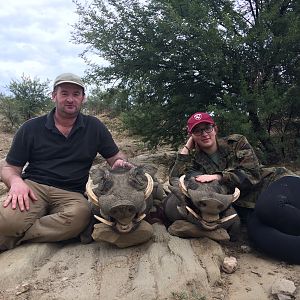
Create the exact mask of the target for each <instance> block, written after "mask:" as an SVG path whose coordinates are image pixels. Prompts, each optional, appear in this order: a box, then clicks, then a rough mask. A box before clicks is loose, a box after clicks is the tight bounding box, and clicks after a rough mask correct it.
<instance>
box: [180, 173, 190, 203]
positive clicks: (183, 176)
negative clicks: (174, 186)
mask: <svg viewBox="0 0 300 300" xmlns="http://www.w3.org/2000/svg"><path fill="white" fill-rule="evenodd" d="M184 178H185V175H182V176H181V177H180V178H179V188H180V190H181V192H182V193H183V194H185V195H186V196H187V197H189V198H190V196H189V194H188V191H187V189H186V187H185V184H184Z"/></svg>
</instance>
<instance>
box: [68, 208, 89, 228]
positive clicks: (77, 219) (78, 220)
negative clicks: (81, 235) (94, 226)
mask: <svg viewBox="0 0 300 300" xmlns="http://www.w3.org/2000/svg"><path fill="white" fill-rule="evenodd" d="M64 216H65V217H66V218H67V219H68V223H69V225H70V226H71V227H72V229H73V230H75V231H78V232H80V231H81V230H83V229H85V227H86V226H87V225H88V224H89V222H90V219H91V208H90V206H89V205H76V206H74V207H72V209H71V210H69V211H68V212H65V213H64Z"/></svg>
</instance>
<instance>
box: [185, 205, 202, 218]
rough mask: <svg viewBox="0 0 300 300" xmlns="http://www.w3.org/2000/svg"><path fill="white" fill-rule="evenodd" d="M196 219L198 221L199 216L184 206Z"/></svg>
mask: <svg viewBox="0 0 300 300" xmlns="http://www.w3.org/2000/svg"><path fill="white" fill-rule="evenodd" d="M185 208H186V209H187V210H188V211H189V212H190V213H191V214H192V215H193V216H194V217H195V218H196V219H198V220H200V219H201V218H200V216H199V215H198V214H197V213H196V212H195V211H194V210H192V209H191V208H190V207H188V206H186V207H185Z"/></svg>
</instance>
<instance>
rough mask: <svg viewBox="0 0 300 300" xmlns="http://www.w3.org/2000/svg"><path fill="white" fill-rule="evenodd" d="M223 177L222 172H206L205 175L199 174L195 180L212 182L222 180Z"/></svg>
mask: <svg viewBox="0 0 300 300" xmlns="http://www.w3.org/2000/svg"><path fill="white" fill-rule="evenodd" d="M221 179H222V176H221V175H220V174H213V175H208V174H204V175H198V176H196V177H195V180H196V181H197V182H201V183H204V182H211V181H213V180H218V181H220V180H221Z"/></svg>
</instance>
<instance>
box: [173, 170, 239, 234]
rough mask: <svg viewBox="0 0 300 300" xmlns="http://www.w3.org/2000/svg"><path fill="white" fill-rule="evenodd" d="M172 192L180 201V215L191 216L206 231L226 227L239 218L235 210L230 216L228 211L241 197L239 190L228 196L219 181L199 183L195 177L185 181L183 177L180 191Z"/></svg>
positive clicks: (180, 181) (236, 189)
mask: <svg viewBox="0 0 300 300" xmlns="http://www.w3.org/2000/svg"><path fill="white" fill-rule="evenodd" d="M172 192H173V194H175V195H176V196H177V198H179V199H180V205H178V206H177V209H178V211H179V213H180V214H181V215H183V216H185V217H186V216H188V215H189V218H188V219H190V220H191V221H192V222H193V223H198V224H199V225H201V227H202V228H204V229H206V230H214V229H217V228H219V227H226V224H227V223H228V221H230V220H232V219H234V218H235V217H237V214H236V213H235V211H234V210H230V214H228V212H229V210H228V209H229V207H230V206H231V204H232V203H233V202H234V201H235V200H237V199H238V197H239V195H240V190H239V189H238V188H235V191H234V193H232V194H228V189H227V187H226V186H225V185H221V184H220V183H219V182H218V181H211V182H208V183H199V182H196V181H195V178H194V177H192V178H190V179H188V180H185V176H182V177H180V180H179V189H176V188H175V189H174V188H172ZM232 211H233V213H232Z"/></svg>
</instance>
